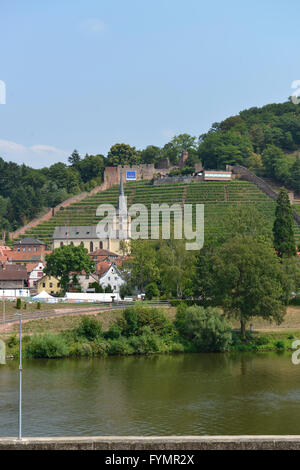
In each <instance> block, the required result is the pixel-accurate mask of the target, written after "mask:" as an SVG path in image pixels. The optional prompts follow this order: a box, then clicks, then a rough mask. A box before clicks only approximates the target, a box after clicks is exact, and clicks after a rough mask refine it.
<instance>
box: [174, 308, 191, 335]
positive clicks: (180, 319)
mask: <svg viewBox="0 0 300 470" xmlns="http://www.w3.org/2000/svg"><path fill="white" fill-rule="evenodd" d="M187 308H188V307H187V305H186V303H184V302H180V303H179V304H178V307H177V309H176V316H175V322H174V325H175V328H176V329H177V330H178V331H179V332H180V333H183V330H184V324H185V319H186V312H187Z"/></svg>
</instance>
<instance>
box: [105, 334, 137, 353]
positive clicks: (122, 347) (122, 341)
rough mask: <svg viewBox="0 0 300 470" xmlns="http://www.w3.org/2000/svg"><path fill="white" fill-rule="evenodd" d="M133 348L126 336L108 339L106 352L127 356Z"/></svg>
mask: <svg viewBox="0 0 300 470" xmlns="http://www.w3.org/2000/svg"><path fill="white" fill-rule="evenodd" d="M133 353H134V350H133V348H132V346H131V345H130V344H129V342H128V340H127V339H126V338H122V337H120V338H118V339H112V340H110V341H109V347H108V354H111V355H120V356H129V355H130V354H133Z"/></svg>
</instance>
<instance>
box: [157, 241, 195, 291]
mask: <svg viewBox="0 0 300 470" xmlns="http://www.w3.org/2000/svg"><path fill="white" fill-rule="evenodd" d="M158 246H159V249H158V252H157V259H158V266H159V270H160V282H161V286H162V290H163V291H164V292H165V294H167V295H170V294H172V295H174V296H176V297H178V298H182V297H183V296H184V291H185V289H186V288H187V287H188V285H189V281H190V280H191V279H192V276H193V271H194V256H195V254H194V252H193V251H189V250H186V249H185V241H184V240H174V239H170V240H161V241H160V242H159V243H158Z"/></svg>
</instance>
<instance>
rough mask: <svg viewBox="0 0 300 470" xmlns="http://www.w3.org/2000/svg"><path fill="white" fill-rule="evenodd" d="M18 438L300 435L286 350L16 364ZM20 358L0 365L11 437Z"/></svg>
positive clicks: (3, 413)
mask: <svg viewBox="0 0 300 470" xmlns="http://www.w3.org/2000/svg"><path fill="white" fill-rule="evenodd" d="M23 376H24V404H23V410H24V419H23V421H24V435H27V436H42V435H45V436H46V435H48V436H50V435H52V436H58V435H61V436H62V435H122V434H123V435H130V434H131V435H150V434H155V435H159V434H168V435H171V434H194V435H201V434H202V435H203V434H300V425H299V423H300V406H299V405H300V383H299V378H300V366H294V365H293V364H292V363H291V358H290V354H288V353H286V354H283V355H278V354H276V353H261V354H257V353H255V354H254V353H242V354H240V353H236V354H186V355H184V354H179V355H165V356H163V355H162V356H150V357H128V358H126V357H109V358H92V359H74V360H73V359H67V360H32V361H25V363H24V374H23ZM17 386H18V364H17V361H12V362H10V363H9V364H8V365H6V366H1V368H0V435H1V436H14V435H16V434H17Z"/></svg>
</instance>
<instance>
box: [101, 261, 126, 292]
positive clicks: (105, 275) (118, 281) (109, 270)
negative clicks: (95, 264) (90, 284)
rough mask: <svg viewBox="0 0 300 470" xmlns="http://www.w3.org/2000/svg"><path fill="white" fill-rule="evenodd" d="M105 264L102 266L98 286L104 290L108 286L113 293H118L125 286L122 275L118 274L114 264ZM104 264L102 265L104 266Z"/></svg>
mask: <svg viewBox="0 0 300 470" xmlns="http://www.w3.org/2000/svg"><path fill="white" fill-rule="evenodd" d="M104 263H106V267H105V266H103V272H102V273H101V274H100V278H99V284H100V285H101V286H102V287H103V289H105V288H106V287H108V286H109V285H110V286H111V288H112V290H113V292H117V293H119V292H120V288H121V286H122V285H123V284H125V280H124V279H123V276H122V274H121V273H120V271H119V269H118V267H117V265H116V263H107V262H104ZM104 263H103V264H102V265H104Z"/></svg>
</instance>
